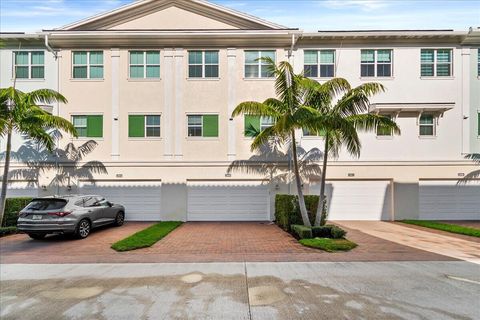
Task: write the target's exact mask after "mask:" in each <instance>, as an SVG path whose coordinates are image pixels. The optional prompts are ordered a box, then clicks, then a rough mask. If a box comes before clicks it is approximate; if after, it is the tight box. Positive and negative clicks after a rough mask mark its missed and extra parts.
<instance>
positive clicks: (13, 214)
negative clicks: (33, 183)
mask: <svg viewBox="0 0 480 320" xmlns="http://www.w3.org/2000/svg"><path fill="white" fill-rule="evenodd" d="M32 199H33V198H30V197H23V198H7V201H6V202H5V215H4V216H3V223H2V227H16V226H17V220H18V213H19V212H20V211H21V210H22V209H23V208H25V207H26V206H27V204H28V203H29V202H30V201H32Z"/></svg>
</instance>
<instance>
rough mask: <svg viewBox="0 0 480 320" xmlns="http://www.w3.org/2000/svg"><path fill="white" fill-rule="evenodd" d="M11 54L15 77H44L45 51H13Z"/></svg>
mask: <svg viewBox="0 0 480 320" xmlns="http://www.w3.org/2000/svg"><path fill="white" fill-rule="evenodd" d="M13 56H14V57H13V59H14V65H15V67H14V70H15V78H16V79H43V78H45V53H44V52H43V51H15V52H14V53H13Z"/></svg>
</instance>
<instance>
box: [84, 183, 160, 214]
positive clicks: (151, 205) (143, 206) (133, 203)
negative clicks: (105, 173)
mask: <svg viewBox="0 0 480 320" xmlns="http://www.w3.org/2000/svg"><path fill="white" fill-rule="evenodd" d="M80 191H81V192H82V193H83V194H98V195H101V196H104V197H105V198H106V199H107V200H110V201H111V202H114V203H119V204H122V205H124V206H125V218H126V220H130V221H132V220H133V221H159V220H160V219H161V214H160V212H161V203H160V201H161V195H162V194H161V182H156V181H152V182H150V181H112V182H110V181H97V182H95V183H82V184H81V185H80Z"/></svg>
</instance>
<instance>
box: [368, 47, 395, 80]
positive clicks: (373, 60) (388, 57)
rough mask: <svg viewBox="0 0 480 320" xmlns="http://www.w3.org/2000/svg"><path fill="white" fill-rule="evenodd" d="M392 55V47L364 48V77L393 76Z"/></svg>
mask: <svg viewBox="0 0 480 320" xmlns="http://www.w3.org/2000/svg"><path fill="white" fill-rule="evenodd" d="M392 55H393V51H392V50H390V49H387V50H386V49H379V50H362V51H361V64H360V75H361V76H362V77H391V76H392Z"/></svg>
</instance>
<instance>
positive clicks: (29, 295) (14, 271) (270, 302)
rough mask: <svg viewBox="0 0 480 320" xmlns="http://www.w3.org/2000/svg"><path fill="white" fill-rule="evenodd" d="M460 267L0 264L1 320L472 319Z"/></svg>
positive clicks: (475, 305) (474, 274)
mask: <svg viewBox="0 0 480 320" xmlns="http://www.w3.org/2000/svg"><path fill="white" fill-rule="evenodd" d="M479 268H480V267H479V266H478V265H475V264H471V263H467V262H349V263H339V262H335V263H322V262H312V263H304V262H302V263H289V262H284V263H212V264H201V263H196V264H75V265H72V264H68V265H67V264H64V265H52V264H49V265H32V264H30V265H15V264H8V265H0V270H1V273H0V280H1V282H0V285H1V288H2V290H1V298H0V317H1V318H2V319H24V320H30V319H32V320H41V319H60V318H61V319H112V320H113V319H115V320H122V319H126V320H130V319H219V320H228V319H232V320H233V319H235V320H237V319H262V320H264V319H279V320H283V319H285V320H287V319H289V320H291V319H408V320H415V319H436V320H446V319H475V318H476V317H477V316H478V314H480V302H479V300H478V292H479V290H480V272H479V271H480V270H479Z"/></svg>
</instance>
